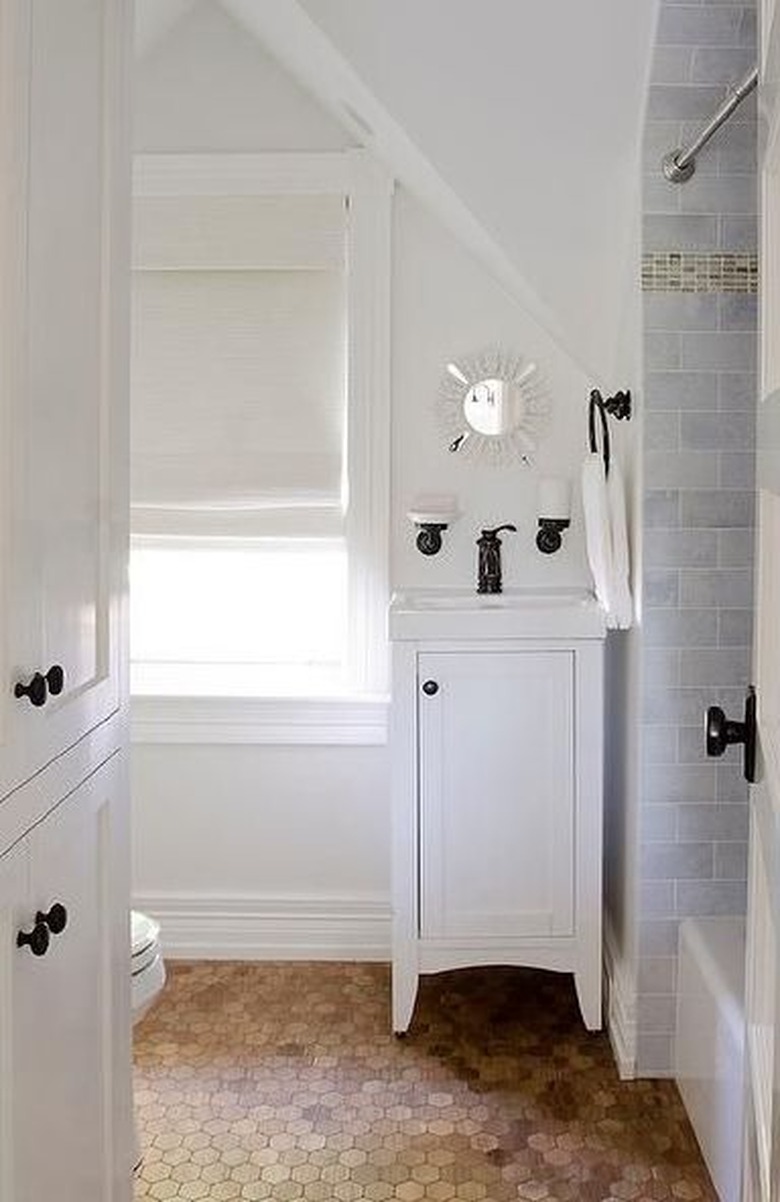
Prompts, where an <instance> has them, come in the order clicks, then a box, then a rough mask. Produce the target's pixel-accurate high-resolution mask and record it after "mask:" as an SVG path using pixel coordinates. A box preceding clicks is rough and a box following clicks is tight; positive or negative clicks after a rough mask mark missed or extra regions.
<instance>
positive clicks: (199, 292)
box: [131, 196, 346, 537]
mask: <svg viewBox="0 0 780 1202" xmlns="http://www.w3.org/2000/svg"><path fill="white" fill-rule="evenodd" d="M345 220H346V208H345V204H344V200H343V197H338V196H322V197H321V196H300V197H298V196H294V197H293V196H291V197H278V196H273V197H267V196H266V197H183V198H178V197H174V198H171V197H164V198H157V197H155V198H143V199H141V200H138V201H137V202H136V211H135V226H136V238H135V273H134V312H133V357H132V405H131V417H132V439H131V498H132V509H133V529H134V531H135V532H136V533H138V534H143V533H150V534H171V535H175V534H187V535H193V536H206V537H208V536H219V535H235V536H251V535H253V534H278V535H280V536H283V535H288V534H295V533H300V534H318V533H337V532H338V530H339V529H340V522H341V500H342V498H341V492H342V464H343V444H344V430H345V407H346V287H345V264H344V245H345Z"/></svg>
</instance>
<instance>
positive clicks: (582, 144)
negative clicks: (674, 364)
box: [139, 0, 657, 385]
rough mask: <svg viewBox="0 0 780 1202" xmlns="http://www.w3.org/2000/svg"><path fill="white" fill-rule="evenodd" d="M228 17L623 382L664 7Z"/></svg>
mask: <svg viewBox="0 0 780 1202" xmlns="http://www.w3.org/2000/svg"><path fill="white" fill-rule="evenodd" d="M144 2H145V4H146V14H145V15H144V12H143V7H144ZM221 2H222V3H223V4H224V6H225V8H226V9H227V10H228V11H230V12H231V14H232V15H233V16H234V17H235V18H236V19H237V20H239V21H240V22H241V23H242V24H243V25H244V27H245V28H246V29H248V30H250V31H251V32H252V33H254V34H255V36H257V37H259V38H260V39H261V41H262V42H263V43H264V44H265V46H266V48H267V49H268V50H269V51H270V52H271V53H272V54H274V55H276V56H277V57H278V58H279V60H280V61H281V62H283V64H284V65H285V66H286V67H287V68H288V70H290V71H291V72H292V73H293V74H294V75H296V76H297V78H298V79H299V82H301V83H302V84H304V85H305V86H307V87H308V88H309V89H310V90H311V91H312V92H313V93H314V94H315V95H316V96H317V98H318V99H319V100H320V101H321V103H323V104H324V105H325V106H326V107H327V108H329V109H330V110H331V111H332V112H333V113H335V114H336V115H338V116H340V118H341V119H342V121H344V122H345V124H347V125H348V126H349V127H351V128H352V130H353V132H354V131H358V132H360V133H361V135H362V136H361V140H362V141H363V142H364V143H366V144H367V145H370V146H373V148H374V149H375V151H376V152H377V153H378V154H379V155H380V156H381V157H383V158H384V159H385V160H386V161H387V162H388V165H389V166H390V168H391V169H392V170H393V171H394V172H395V174H396V175H397V176H398V177H399V178H400V179H401V180H402V181H403V182H404V183H405V184H406V185H407V186H408V187H410V188H411V189H412V190H413V191H416V192H417V193H418V194H419V195H421V196H422V197H423V199H425V200H426V201H427V202H428V204H429V205H431V207H433V208H434V210H436V211H437V213H438V215H439V216H440V217H441V218H442V219H443V220H444V221H445V222H446V223H447V224H448V225H449V226H450V228H452V229H454V230H455V231H456V232H458V233H459V234H460V235H461V236H462V238H463V240H464V241H465V242H466V243H467V244H469V245H470V246H471V248H472V249H473V250H474V251H475V252H476V253H478V254H479V255H480V257H481V258H482V259H483V261H484V262H485V263H486V264H487V266H488V267H490V269H491V270H492V271H493V272H494V274H495V275H497V277H499V278H500V279H502V280H503V282H504V283H505V285H506V286H507V287H508V288H509V289H510V290H511V291H512V292H513V293H514V294H515V295H516V296H517V297H518V299H519V300H520V301H521V303H523V304H524V305H525V306H526V307H527V308H528V309H529V311H530V312H531V313H532V315H533V316H534V317H536V319H537V320H540V321H541V322H542V323H543V324H544V325H545V326H546V327H547V328H548V329H549V330H550V332H551V333H553V335H554V336H555V337H556V339H557V340H558V342H559V343H560V344H561V346H562V349H564V350H565V351H566V352H567V353H568V354H569V355H571V357H573V358H574V359H576V360H577V361H578V362H579V363H581V364H583V365H584V366H585V367H586V368H587V369H588V370H589V371H590V372H591V374H593V376H594V377H595V378H596V379H598V380H599V381H600V382H604V383H606V384H608V385H611V384H615V383H616V381H614V380H613V379H612V378H611V377H612V373H613V371H614V365H615V363H616V355H617V341H618V337H619V327H620V321H621V309H622V306H623V302H624V298H625V293H626V287H627V277H628V273H629V272H631V271H633V270H634V268H635V264H634V262H633V258H632V254H633V251H634V250H635V244H634V243H632V237H633V234H634V232H635V228H636V218H637V214H638V187H637V183H638V167H637V164H638V158H639V140H640V133H641V128H642V117H643V106H644V101H645V95H646V91H647V78H648V73H649V59H650V53H651V47H652V42H653V33H654V25H655V17H656V8H657V0H392V2H391V3H389V2H388V0H221ZM141 4H142V10H141V13H140V16H141V21H142V25H143V23H144V20H145V22H146V29H145V31H144V30H142V33H141V34H139V45H143V44H144V39H145V41H146V42H148V40H149V37H150V36H154V33H153V29H152V27H153V26H154V25H155V24H157V25H160V26H161V27H162V26H163V25H165V28H166V29H168V28H170V23H168V24H166V21H168V22H169V19H172V20H173V21H175V20H176V19H178V16H180V15H181V11H179V13H178V14H177V13H176V11H175V10H177V9H178V10H182V9H183V8H185V7H187V5H188V0H141ZM166 14H167V15H166ZM617 383H620V382H617Z"/></svg>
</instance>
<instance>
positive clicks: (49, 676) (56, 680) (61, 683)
mask: <svg viewBox="0 0 780 1202" xmlns="http://www.w3.org/2000/svg"><path fill="white" fill-rule="evenodd" d="M46 684H47V685H48V688H49V692H50V693H51V695H52V697H59V695H60V693H61V692H62V690H63V689H64V688H65V669H64V668H63V667H62V665H61V664H52V666H51V667H50V668H49V671H48V672H47V673H46Z"/></svg>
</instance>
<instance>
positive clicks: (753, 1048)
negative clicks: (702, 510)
mask: <svg viewBox="0 0 780 1202" xmlns="http://www.w3.org/2000/svg"><path fill="white" fill-rule="evenodd" d="M773 8H774V5H772V4H769V3H765V4H764V5H763V17H764V28H763V31H762V43H763V63H762V80H761V89H760V95H761V97H762V108H763V112H764V115H765V117H766V122H767V126H766V127H767V131H768V137H767V140H766V144H765V149H764V155H763V163H762V218H763V220H762V234H761V279H762V332H761V356H760V358H761V388H760V393H761V396H760V400H759V406H758V431H757V446H758V482H757V483H758V488H757V494H758V495H757V522H758V537H757V543H756V548H757V575H756V628H755V643H754V648H755V650H754V670H753V671H754V679H755V684H756V691H757V705H758V742H759V756H758V771H757V781H756V784H754V785H753V786H752V788H751V790H750V792H751V829H750V861H749V873H748V942H747V961H746V1068H747V1071H746V1100H747V1117H746V1139H745V1157H744V1190H743V1198H744V1202H776V1199H777V1198H778V1197H779V1196H780V1104H779V1103H778V1089H780V1055H778V1052H780V1043H779V1039H780V1036H779V1035H778V1032H779V1031H780V982H779V980H778V974H779V973H780V945H779V944H778V938H779V937H780V893H779V892H778V890H780V328H778V317H779V316H780V255H779V254H778V251H779V250H780V121H779V120H778V117H779V114H780V107H778V101H777V96H778V89H777V85H778V82H780V44H778V39H777V37H776V36H772V30H771V28H770V25H771V21H770V17H771V11H772V9H773ZM775 32H776V31H775Z"/></svg>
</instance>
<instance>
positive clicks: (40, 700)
mask: <svg viewBox="0 0 780 1202" xmlns="http://www.w3.org/2000/svg"><path fill="white" fill-rule="evenodd" d="M47 696H48V688H47V685H46V677H45V676H41V674H40V672H36V673H35V675H34V676H33V677H32V679H31V680H30V683H29V684H22V682H21V681H17V682H16V684H15V685H14V697H26V698H27V699H28V701H29V702H30V705H34V706H35V707H36V708H38V706H41V705H45V704H46V698H47Z"/></svg>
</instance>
